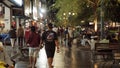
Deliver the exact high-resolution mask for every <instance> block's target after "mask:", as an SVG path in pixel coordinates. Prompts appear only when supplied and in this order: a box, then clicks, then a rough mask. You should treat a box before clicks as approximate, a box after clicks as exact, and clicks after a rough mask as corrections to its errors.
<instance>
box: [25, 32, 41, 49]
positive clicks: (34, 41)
mask: <svg viewBox="0 0 120 68" xmlns="http://www.w3.org/2000/svg"><path fill="white" fill-rule="evenodd" d="M27 43H29V44H30V47H39V44H40V35H39V34H38V33H35V32H31V34H30V36H29V38H28V41H27Z"/></svg>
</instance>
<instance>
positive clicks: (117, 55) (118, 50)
mask: <svg viewBox="0 0 120 68" xmlns="http://www.w3.org/2000/svg"><path fill="white" fill-rule="evenodd" d="M109 48H110V49H112V52H113V59H114V61H113V64H114V63H115V62H116V61H120V43H109Z"/></svg>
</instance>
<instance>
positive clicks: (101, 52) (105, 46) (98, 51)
mask: <svg viewBox="0 0 120 68" xmlns="http://www.w3.org/2000/svg"><path fill="white" fill-rule="evenodd" d="M112 55H113V54H112V50H111V49H110V48H109V43H95V50H94V59H95V60H96V59H97V56H102V57H103V59H104V60H108V59H111V58H112Z"/></svg>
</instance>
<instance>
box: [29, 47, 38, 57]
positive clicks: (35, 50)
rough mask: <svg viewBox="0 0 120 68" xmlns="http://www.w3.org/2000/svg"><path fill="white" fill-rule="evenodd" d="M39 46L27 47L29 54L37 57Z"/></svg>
mask: <svg viewBox="0 0 120 68" xmlns="http://www.w3.org/2000/svg"><path fill="white" fill-rule="evenodd" d="M38 49H39V47H34V48H33V47H29V56H32V57H37V55H38Z"/></svg>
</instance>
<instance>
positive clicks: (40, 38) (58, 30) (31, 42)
mask: <svg viewBox="0 0 120 68" xmlns="http://www.w3.org/2000/svg"><path fill="white" fill-rule="evenodd" d="M46 27H47V28H46V29H42V30H40V29H39V28H38V27H36V26H29V27H25V28H24V27H23V26H22V25H21V24H19V27H18V29H15V28H14V27H13V26H11V29H10V30H9V32H8V34H9V36H10V42H11V47H12V48H13V49H14V47H15V46H16V45H18V48H23V47H24V46H28V47H29V66H28V67H29V68H35V64H36V61H37V56H38V53H39V51H40V49H41V48H42V47H44V48H45V52H46V57H47V60H48V66H49V68H53V66H52V62H53V58H54V54H55V51H57V52H58V53H59V49H60V48H59V45H61V46H64V47H66V48H69V49H71V47H72V45H73V43H74V42H76V41H78V42H80V43H78V44H80V45H83V46H86V43H88V44H89V45H90V47H91V49H92V48H93V47H92V46H91V45H93V44H94V43H95V41H98V40H99V42H105V43H106V42H107V43H109V42H113V43H118V42H119V39H120V38H119V36H120V35H119V34H118V35H116V34H110V33H106V35H105V36H104V38H103V39H99V37H100V35H99V32H94V30H92V29H87V30H81V29H80V28H76V27H61V26H60V27H56V26H54V25H53V24H52V23H48V24H47V26H46ZM116 36H118V37H116ZM79 39H80V40H79ZM17 40H18V42H17ZM106 40H107V41H106ZM78 44H77V42H76V45H78ZM56 49H57V50H56ZM0 61H1V60H0Z"/></svg>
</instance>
